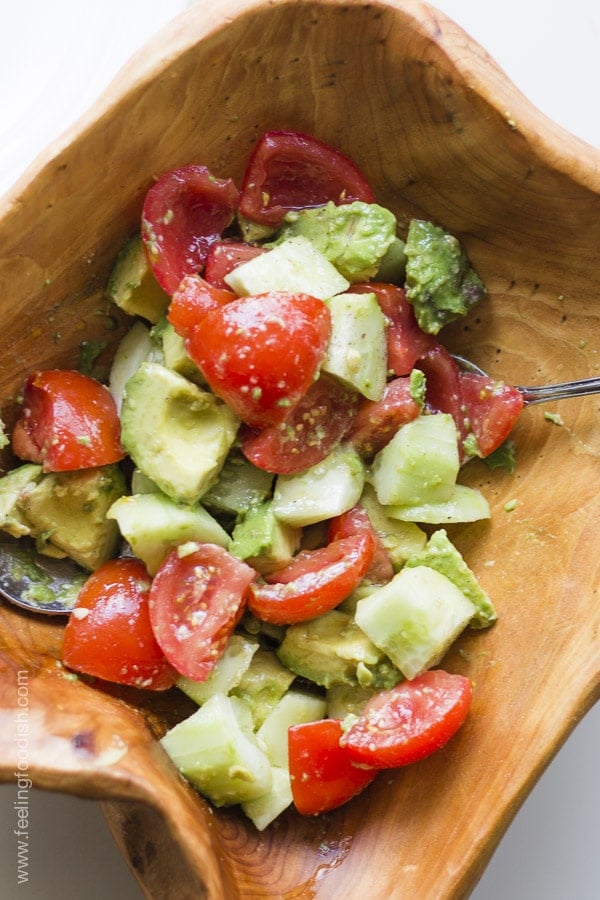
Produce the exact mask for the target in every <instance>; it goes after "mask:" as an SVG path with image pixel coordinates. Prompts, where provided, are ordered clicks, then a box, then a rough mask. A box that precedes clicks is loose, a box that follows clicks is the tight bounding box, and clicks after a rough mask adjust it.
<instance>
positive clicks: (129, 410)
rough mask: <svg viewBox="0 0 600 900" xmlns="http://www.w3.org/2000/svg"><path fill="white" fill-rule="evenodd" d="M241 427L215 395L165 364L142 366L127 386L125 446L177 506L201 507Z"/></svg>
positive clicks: (123, 420) (123, 411)
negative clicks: (195, 505) (198, 504)
mask: <svg viewBox="0 0 600 900" xmlns="http://www.w3.org/2000/svg"><path fill="white" fill-rule="evenodd" d="M238 427H239V420H238V419H237V418H236V416H235V415H234V414H233V413H232V412H231V410H230V409H229V408H228V407H227V406H226V405H225V404H224V403H222V402H221V401H220V400H218V399H217V398H216V397H215V396H214V394H211V393H210V392H209V391H203V390H201V388H199V387H198V386H197V385H195V384H192V383H191V382H190V381H188V380H187V379H185V378H184V377H183V376H182V375H179V374H178V373H177V372H172V371H171V370H170V369H167V368H166V366H163V365H161V364H160V363H153V362H144V363H142V365H141V366H140V367H139V369H138V370H137V372H136V373H135V375H133V376H132V377H131V378H130V379H129V381H128V382H127V384H126V386H125V396H124V398H123V407H122V409H121V442H122V444H123V446H124V448H125V450H126V451H127V452H128V453H129V455H130V456H131V458H132V459H133V461H134V463H135V465H136V466H137V467H138V468H139V469H140V470H141V471H142V472H143V473H144V475H146V476H147V477H148V478H150V479H151V480H152V481H154V482H155V483H156V484H157V485H158V486H159V488H160V489H161V490H162V491H163V492H164V493H165V494H167V496H169V497H171V499H172V500H174V501H175V502H177V503H187V504H193V503H196V502H197V501H198V500H199V499H200V497H201V496H202V495H203V494H204V493H205V492H206V491H207V490H208V488H209V487H210V486H211V485H212V484H213V483H214V482H215V481H216V479H217V476H218V474H219V471H220V469H221V467H222V465H223V463H224V462H225V458H226V457H227V454H228V452H229V449H230V447H231V445H232V444H233V442H234V440H235V436H236V433H237V429H238Z"/></svg>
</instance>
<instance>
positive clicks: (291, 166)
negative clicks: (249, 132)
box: [239, 131, 375, 225]
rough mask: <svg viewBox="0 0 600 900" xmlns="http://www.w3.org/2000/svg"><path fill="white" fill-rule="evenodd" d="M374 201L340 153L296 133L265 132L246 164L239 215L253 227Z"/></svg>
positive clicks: (366, 185)
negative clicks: (292, 214)
mask: <svg viewBox="0 0 600 900" xmlns="http://www.w3.org/2000/svg"><path fill="white" fill-rule="evenodd" d="M374 199H375V198H374V195H373V191H372V190H371V187H370V185H369V183H368V181H367V180H366V178H365V177H364V175H363V174H362V173H361V172H360V171H359V169H358V168H357V167H356V165H355V164H354V163H353V162H352V161H351V160H350V159H348V157H347V156H344V154H343V153H340V151H339V150H335V149H334V148H333V147H330V146H329V145H328V144H324V143H323V142H322V141H320V140H318V139H317V138H314V137H310V136H309V135H307V134H303V133H302V132H299V131H268V132H266V134H263V136H262V137H261V138H260V140H259V141H258V143H257V144H256V146H255V148H254V151H253V153H252V156H251V157H250V161H249V162H248V166H247V168H246V172H245V174H244V180H243V183H242V192H241V196H240V201H239V210H240V212H241V213H242V215H244V216H246V218H248V219H250V220H251V221H253V222H260V223H262V224H265V225H279V224H280V223H281V222H282V221H283V218H284V216H285V214H286V213H287V212H289V211H290V210H293V209H305V208H307V207H313V206H322V205H323V204H324V203H328V202H329V201H332V202H333V203H337V204H341V203H352V202H353V201H354V200H364V201H365V202H366V203H373V201H374Z"/></svg>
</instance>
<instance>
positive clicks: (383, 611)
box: [355, 566, 475, 678]
mask: <svg viewBox="0 0 600 900" xmlns="http://www.w3.org/2000/svg"><path fill="white" fill-rule="evenodd" d="M474 613H475V607H474V605H473V603H472V602H471V601H470V600H469V599H468V598H467V597H465V595H464V594H463V592H462V591H460V590H459V589H458V588H457V587H456V585H455V584H453V583H452V582H451V581H450V579H448V578H446V577H445V576H444V575H441V574H440V573H439V572H437V571H435V570H434V569H431V568H429V567H428V566H415V567H414V568H404V569H401V570H400V572H398V573H397V574H396V575H394V577H393V578H392V580H391V581H390V582H388V583H387V584H386V585H384V586H383V587H381V588H379V589H378V590H377V591H374V592H373V593H372V594H370V595H369V596H368V597H365V598H364V600H361V601H360V602H359V603H358V605H357V607H356V614H355V619H356V623H357V625H358V626H359V628H362V630H363V631H364V632H365V634H367V635H368V636H369V637H370V638H371V640H372V641H373V643H374V644H375V646H376V647H379V648H380V650H382V651H383V652H384V653H387V655H388V656H389V658H390V659H391V660H392V662H393V663H394V664H395V665H396V666H397V667H398V668H399V669H400V671H401V672H402V674H403V675H404V676H405V677H406V678H414V677H415V676H416V675H419V674H420V673H421V672H423V671H425V669H429V668H431V666H435V665H437V663H438V662H439V661H440V659H441V658H442V656H443V655H444V653H445V652H446V650H447V649H448V647H449V646H450V644H451V643H452V642H453V641H454V640H455V638H456V637H457V636H458V635H459V634H460V632H461V631H463V629H464V628H465V627H466V626H467V625H468V624H469V622H470V620H471V619H472V617H473V615H474Z"/></svg>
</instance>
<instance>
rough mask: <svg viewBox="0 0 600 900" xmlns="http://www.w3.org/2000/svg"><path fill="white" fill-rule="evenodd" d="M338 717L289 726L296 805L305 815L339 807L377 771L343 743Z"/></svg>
mask: <svg viewBox="0 0 600 900" xmlns="http://www.w3.org/2000/svg"><path fill="white" fill-rule="evenodd" d="M342 733H343V732H342V726H341V722H340V721H339V720H338V719H321V720H320V721H318V722H308V723H306V724H303V725H292V727H291V728H289V730H288V751H289V761H290V762H289V765H290V776H291V783H292V797H293V800H294V806H295V807H296V809H297V810H298V812H299V813H300V814H301V815H303V816H316V815H318V814H319V813H323V812H327V811H328V810H330V809H336V808H337V807H338V806H341V805H342V804H343V803H346V802H347V801H348V800H351V799H352V798H353V797H356V795H357V794H359V793H360V792H361V791H362V790H363V789H364V788H365V787H366V786H367V785H368V784H370V783H371V782H372V781H373V779H374V778H375V777H376V775H377V772H376V770H373V769H366V768H362V767H359V766H357V765H355V764H354V763H353V762H352V760H351V759H350V757H349V756H348V753H347V752H346V750H345V748H344V747H343V746H341V745H340V738H341V736H342Z"/></svg>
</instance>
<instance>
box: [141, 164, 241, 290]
mask: <svg viewBox="0 0 600 900" xmlns="http://www.w3.org/2000/svg"><path fill="white" fill-rule="evenodd" d="M238 196H239V192H238V189H237V188H236V186H235V184H234V183H233V181H232V180H231V178H226V179H220V178H215V176H214V175H213V174H212V173H211V172H210V170H209V169H207V168H206V166H183V167H182V168H180V169H173V170H172V171H170V172H166V173H165V174H164V175H162V176H161V177H160V178H159V179H158V181H157V182H156V183H155V184H154V185H152V187H151V188H150V190H149V191H148V193H147V194H146V198H145V200H144V206H143V209H142V240H143V241H144V246H145V248H146V254H147V257H148V261H149V263H150V265H151V266H152V270H153V272H154V275H155V276H156V280H157V281H158V283H159V284H160V285H161V287H163V288H164V290H165V291H166V292H167V294H173V293H174V292H175V291H176V290H177V288H178V286H179V282H180V281H181V279H182V278H183V277H184V275H191V274H193V273H194V272H199V271H200V269H201V268H202V266H203V265H204V262H205V260H206V255H207V253H208V250H209V248H210V246H211V244H213V243H214V242H215V241H216V240H218V239H219V237H220V236H221V233H222V231H223V230H224V229H225V228H227V226H228V225H229V224H230V223H231V222H232V220H233V217H234V214H235V209H236V205H237V201H238Z"/></svg>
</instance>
